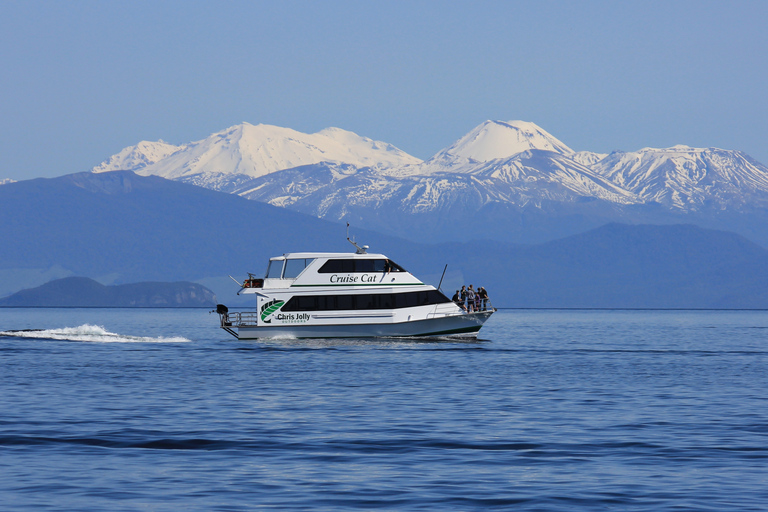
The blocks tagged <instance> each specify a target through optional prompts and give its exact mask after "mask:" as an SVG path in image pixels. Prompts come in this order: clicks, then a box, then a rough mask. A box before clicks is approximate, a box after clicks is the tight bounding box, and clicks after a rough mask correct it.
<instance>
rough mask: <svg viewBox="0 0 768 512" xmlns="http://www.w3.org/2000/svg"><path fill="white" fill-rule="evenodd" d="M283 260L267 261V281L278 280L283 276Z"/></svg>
mask: <svg viewBox="0 0 768 512" xmlns="http://www.w3.org/2000/svg"><path fill="white" fill-rule="evenodd" d="M284 261H285V260H269V266H268V267H267V278H268V279H280V276H282V275H283V262H284Z"/></svg>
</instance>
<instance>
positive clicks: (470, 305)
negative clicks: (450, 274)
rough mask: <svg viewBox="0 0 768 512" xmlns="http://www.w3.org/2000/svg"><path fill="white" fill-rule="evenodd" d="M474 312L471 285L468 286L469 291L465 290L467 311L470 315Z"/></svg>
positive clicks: (473, 296) (473, 292)
mask: <svg viewBox="0 0 768 512" xmlns="http://www.w3.org/2000/svg"><path fill="white" fill-rule="evenodd" d="M474 310H475V289H474V288H472V285H469V289H468V290H467V311H469V312H470V313H471V312H473V311H474Z"/></svg>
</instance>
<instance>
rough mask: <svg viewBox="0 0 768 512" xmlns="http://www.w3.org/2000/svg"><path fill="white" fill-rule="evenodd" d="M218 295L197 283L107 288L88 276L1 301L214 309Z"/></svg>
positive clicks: (0, 303)
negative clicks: (209, 307) (210, 307)
mask: <svg viewBox="0 0 768 512" xmlns="http://www.w3.org/2000/svg"><path fill="white" fill-rule="evenodd" d="M215 304H216V296H215V295H214V293H213V292H212V291H211V290H209V289H208V288H206V287H205V286H202V285H199V284H197V283H189V282H183V281H182V282H176V283H131V284H123V285H118V286H104V285H103V284H100V283H98V282H96V281H94V280H93V279H89V278H87V277H66V278H64V279H56V280H53V281H50V282H48V283H46V284H44V285H42V286H38V287H37V288H32V289H28V290H22V291H20V292H17V293H14V294H13V295H11V296H10V297H6V298H5V299H0V307H10V306H16V307H124V308H136V307H154V308H184V307H202V306H213V305H215Z"/></svg>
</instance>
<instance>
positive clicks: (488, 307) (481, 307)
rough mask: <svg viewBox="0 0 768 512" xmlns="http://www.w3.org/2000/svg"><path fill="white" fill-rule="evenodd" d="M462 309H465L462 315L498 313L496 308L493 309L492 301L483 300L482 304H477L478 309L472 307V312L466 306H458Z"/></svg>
mask: <svg viewBox="0 0 768 512" xmlns="http://www.w3.org/2000/svg"><path fill="white" fill-rule="evenodd" d="M458 306H459V307H460V308H462V309H463V311H462V314H469V313H482V312H483V311H496V308H494V307H493V304H491V299H482V300H480V302H478V303H477V307H474V306H473V307H472V310H471V311H470V310H469V309H468V307H467V305H466V304H458Z"/></svg>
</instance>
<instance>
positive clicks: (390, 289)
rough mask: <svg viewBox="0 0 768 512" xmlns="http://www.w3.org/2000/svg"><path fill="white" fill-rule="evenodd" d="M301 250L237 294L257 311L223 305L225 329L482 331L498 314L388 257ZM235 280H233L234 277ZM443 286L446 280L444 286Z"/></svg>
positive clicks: (246, 332)
mask: <svg viewBox="0 0 768 512" xmlns="http://www.w3.org/2000/svg"><path fill="white" fill-rule="evenodd" d="M347 240H349V241H350V242H351V243H352V244H353V245H354V246H355V247H356V249H357V250H356V251H355V252H354V253H351V252H350V253H326V252H297V253H288V254H283V255H282V256H276V257H273V258H270V259H269V265H268V267H267V272H266V274H265V275H264V277H263V278H255V277H254V276H253V274H249V277H248V278H247V279H245V280H244V281H243V282H242V283H240V282H239V281H237V280H235V281H236V282H237V283H238V284H239V285H240V290H239V291H238V292H237V293H238V295H253V297H254V299H255V302H256V309H255V310H252V311H238V312H230V311H229V308H227V307H226V306H225V305H223V304H219V305H218V306H217V308H216V312H217V313H218V314H219V317H220V321H221V328H222V329H224V330H225V331H227V332H228V333H229V334H231V335H233V336H234V337H236V338H238V339H241V340H242V339H258V338H371V337H384V338H390V337H395V338H399V337H436V336H439V337H442V336H453V335H464V336H477V333H478V331H479V330H480V328H481V327H482V326H483V324H484V323H485V322H486V320H488V318H490V316H491V315H492V314H493V313H494V312H495V311H496V310H495V309H494V308H493V306H492V305H491V304H490V301H488V300H487V299H486V300H485V301H484V304H483V306H482V307H480V308H479V311H472V312H468V311H466V310H465V309H464V307H463V305H459V304H456V303H455V302H453V301H452V300H451V299H449V298H448V297H446V296H445V295H444V294H443V293H442V292H441V291H440V290H439V285H438V288H435V287H434V286H432V285H428V284H425V283H423V282H421V281H420V280H419V279H418V278H416V277H415V276H414V275H413V274H411V273H410V272H408V271H406V270H405V269H404V268H403V267H401V266H400V265H398V264H397V263H395V262H394V261H392V260H391V259H389V258H388V257H387V256H385V255H383V254H371V253H368V246H367V245H364V246H362V247H360V246H358V245H357V244H356V243H355V242H354V241H353V240H350V239H349V237H347ZM233 280H234V278H233ZM441 284H442V283H441Z"/></svg>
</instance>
